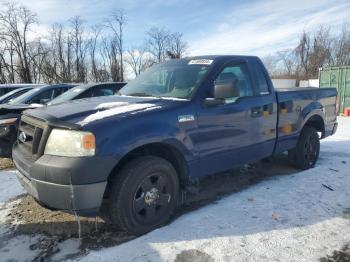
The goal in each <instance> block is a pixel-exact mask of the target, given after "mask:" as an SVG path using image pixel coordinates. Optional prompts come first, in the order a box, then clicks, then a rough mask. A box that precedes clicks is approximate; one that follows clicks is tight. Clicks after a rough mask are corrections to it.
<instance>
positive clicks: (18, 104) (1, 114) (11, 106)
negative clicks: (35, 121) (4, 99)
mask: <svg viewBox="0 0 350 262" xmlns="http://www.w3.org/2000/svg"><path fill="white" fill-rule="evenodd" d="M74 86H76V85H75V84H57V85H45V86H38V87H35V88H33V89H32V90H29V91H28V92H26V93H24V94H22V95H20V96H18V97H17V98H15V99H13V100H12V101H10V102H9V103H8V104H2V105H0V157H11V151H12V145H13V143H14V142H15V141H16V137H17V130H18V120H19V117H20V116H21V113H22V112H23V111H24V110H26V109H29V108H35V107H40V106H43V105H45V104H46V103H47V102H49V101H51V100H52V99H54V98H55V97H57V96H59V95H61V94H63V93H64V92H66V91H68V90H69V89H71V88H73V87H74Z"/></svg>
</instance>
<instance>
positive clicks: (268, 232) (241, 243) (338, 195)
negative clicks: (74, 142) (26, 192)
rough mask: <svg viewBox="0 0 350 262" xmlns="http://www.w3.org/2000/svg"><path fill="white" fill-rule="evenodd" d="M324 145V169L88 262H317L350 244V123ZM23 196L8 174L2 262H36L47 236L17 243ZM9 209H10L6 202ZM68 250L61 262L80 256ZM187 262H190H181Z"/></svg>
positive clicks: (234, 198)
mask: <svg viewBox="0 0 350 262" xmlns="http://www.w3.org/2000/svg"><path fill="white" fill-rule="evenodd" d="M339 124H340V125H339V129H338V132H337V134H336V135H335V136H333V137H330V138H327V139H326V140H324V141H322V145H321V154H320V159H319V162H318V164H317V166H316V167H315V168H313V169H311V170H307V171H303V172H297V173H294V174H289V175H281V176H274V177H271V178H269V179H265V180H263V181H262V182H260V183H258V184H255V185H252V186H250V187H248V188H247V189H244V190H243V191H240V192H238V193H234V194H232V195H230V196H227V197H225V198H223V199H221V200H220V201H218V202H215V203H213V204H209V205H207V206H205V207H203V208H200V209H199V210H196V211H192V212H189V213H187V214H185V215H182V216H180V217H179V218H177V219H176V220H175V221H173V222H172V223H171V224H169V225H167V226H165V227H163V228H160V229H157V230H155V231H153V232H151V233H149V234H147V235H144V236H142V237H139V238H137V239H135V240H131V241H129V242H127V243H124V244H121V245H119V246H114V247H110V248H104V249H100V250H97V251H90V252H89V253H88V254H87V255H85V256H81V257H79V259H78V260H81V261H174V260H176V259H177V260H178V261H184V260H183V259H187V261H194V260H195V259H197V261H317V260H318V259H319V258H320V257H322V256H325V255H326V254H330V253H332V251H333V250H335V249H340V248H341V247H342V246H343V245H344V244H345V243H346V242H350V220H349V217H348V216H345V215H344V214H345V212H349V211H350V171H349V170H350V118H339ZM22 193H23V190H22V189H21V187H20V185H19V183H18V182H17V180H16V178H15V174H14V172H13V171H3V172H0V202H1V203H0V258H1V259H0V260H5V261H6V260H7V259H11V258H12V259H13V258H14V259H15V260H18V261H23V260H31V259H33V258H35V256H36V255H37V253H38V252H39V251H38V250H36V249H33V250H31V249H30V248H29V247H30V245H31V244H36V243H37V242H38V239H39V238H40V237H41V236H40V235H34V236H25V235H22V236H21V235H20V236H11V239H10V234H9V232H10V229H9V228H8V226H5V225H4V221H5V219H6V212H8V210H9V207H8V205H11V203H13V201H12V202H7V201H9V200H10V199H12V198H14V197H16V196H18V195H20V194H22ZM5 202H6V203H5ZM77 244H78V242H77V240H76V239H71V240H66V241H64V242H62V243H60V244H59V245H60V249H61V250H62V252H60V253H57V254H56V255H55V256H54V257H52V259H53V260H56V259H57V260H59V259H62V258H64V257H65V254H69V253H74V252H75V250H77ZM181 259H182V260H181Z"/></svg>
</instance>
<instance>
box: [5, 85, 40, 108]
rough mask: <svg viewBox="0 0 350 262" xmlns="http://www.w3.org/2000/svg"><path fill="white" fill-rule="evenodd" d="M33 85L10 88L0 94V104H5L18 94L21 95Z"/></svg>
mask: <svg viewBox="0 0 350 262" xmlns="http://www.w3.org/2000/svg"><path fill="white" fill-rule="evenodd" d="M33 88H34V87H20V88H17V89H15V90H12V91H10V92H8V93H6V94H4V95H3V96H0V104H7V103H9V102H11V101H12V100H13V99H15V98H16V97H19V96H20V95H23V94H24V93H26V92H28V91H29V90H31V89H33Z"/></svg>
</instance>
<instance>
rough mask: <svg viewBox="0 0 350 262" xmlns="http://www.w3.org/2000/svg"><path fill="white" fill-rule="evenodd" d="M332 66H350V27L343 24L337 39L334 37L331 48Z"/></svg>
mask: <svg viewBox="0 0 350 262" xmlns="http://www.w3.org/2000/svg"><path fill="white" fill-rule="evenodd" d="M331 54H332V55H331V56H332V58H331V59H332V62H331V63H332V65H338V66H340V65H349V64H350V26H349V25H348V24H344V25H343V27H342V30H341V32H340V35H339V37H336V38H335V39H334V41H333V43H332V47H331Z"/></svg>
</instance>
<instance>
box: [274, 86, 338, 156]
mask: <svg viewBox="0 0 350 262" xmlns="http://www.w3.org/2000/svg"><path fill="white" fill-rule="evenodd" d="M336 95H337V92H336V90H335V89H333V88H323V89H319V88H303V89H299V88H298V89H285V90H277V91H276V97H277V101H278V107H279V108H278V111H279V117H278V127H277V144H276V149H275V153H281V152H284V151H286V150H289V149H291V148H294V147H295V146H296V143H297V141H298V137H299V134H300V132H301V130H302V128H303V127H304V125H305V123H306V122H307V120H308V119H309V118H310V117H311V116H312V115H315V114H316V115H318V116H319V117H320V118H321V119H322V121H323V122H324V126H325V129H326V130H325V131H327V128H328V127H330V126H332V125H333V124H334V123H335V121H336V106H335V101H336Z"/></svg>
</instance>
